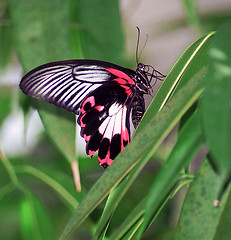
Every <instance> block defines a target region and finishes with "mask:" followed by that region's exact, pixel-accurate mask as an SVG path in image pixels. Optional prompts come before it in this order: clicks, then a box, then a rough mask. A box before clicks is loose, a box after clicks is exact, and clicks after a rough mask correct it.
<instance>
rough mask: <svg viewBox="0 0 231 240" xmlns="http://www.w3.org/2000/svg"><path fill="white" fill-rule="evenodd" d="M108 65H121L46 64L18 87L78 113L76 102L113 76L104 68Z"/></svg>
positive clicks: (24, 79)
mask: <svg viewBox="0 0 231 240" xmlns="http://www.w3.org/2000/svg"><path fill="white" fill-rule="evenodd" d="M111 68H112V69H115V68H121V67H119V66H117V65H114V64H110V63H107V62H103V61H94V60H68V61H60V62H53V63H48V64H44V65H41V66H39V67H37V68H35V69H33V70H32V71H30V72H29V73H27V74H26V75H25V76H24V77H23V78H22V80H21V82H20V88H21V90H22V91H23V92H24V93H25V94H27V95H29V96H31V97H34V98H37V99H40V100H44V101H46V102H49V103H53V104H55V105H56V106H58V107H63V108H65V109H66V110H68V111H71V112H74V113H75V114H78V109H79V106H80V103H81V102H82V101H83V99H84V98H85V97H86V96H87V95H88V93H89V92H92V91H94V90H95V89H97V88H98V87H100V86H101V85H102V84H104V83H106V82H108V81H112V80H113V78H114V76H113V75H112V74H111V73H110V72H109V71H107V70H106V69H111ZM122 69H123V68H121V70H122ZM124 70H125V69H124Z"/></svg>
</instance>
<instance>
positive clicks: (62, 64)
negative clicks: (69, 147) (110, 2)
mask: <svg viewBox="0 0 231 240" xmlns="http://www.w3.org/2000/svg"><path fill="white" fill-rule="evenodd" d="M163 77H164V75H162V74H161V73H160V72H158V71H156V70H155V69H154V68H153V67H152V66H150V65H144V64H142V63H137V68H136V70H135V71H134V70H131V69H128V68H124V67H121V66H118V65H115V64H112V63H109V62H104V61H99V60H66V61H58V62H51V63H47V64H44V65H41V66H39V67H37V68H35V69H33V70H31V71H30V72H28V73H27V74H26V75H25V76H24V77H23V78H22V80H21V82H20V85H19V86H20V88H21V90H22V91H23V93H25V94H26V95H28V96H31V97H33V98H36V99H39V100H44V101H46V102H49V103H52V104H55V105H56V106H58V107H61V108H64V109H66V110H68V111H70V112H73V113H74V114H76V115H77V116H78V118H77V123H78V124H79V125H80V127H81V132H80V135H81V137H83V138H84V139H85V142H86V154H87V155H89V156H90V157H92V156H93V155H94V154H95V153H96V152H98V161H99V163H100V165H101V166H102V167H104V168H106V167H107V166H109V165H110V164H111V163H112V162H113V160H114V159H115V157H116V156H117V155H118V154H119V153H120V152H121V151H122V150H123V149H124V148H125V146H126V145H127V144H128V143H129V141H130V139H131V126H130V121H131V122H132V124H133V125H134V127H135V128H136V127H137V125H138V124H139V122H140V120H141V118H142V116H143V114H144V112H145V101H144V95H145V94H151V91H152V86H151V81H152V79H153V78H154V79H156V80H157V79H162V78H163Z"/></svg>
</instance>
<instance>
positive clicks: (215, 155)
mask: <svg viewBox="0 0 231 240" xmlns="http://www.w3.org/2000/svg"><path fill="white" fill-rule="evenodd" d="M213 40H214V41H213V46H212V48H211V50H210V57H211V64H210V65H209V67H208V75H207V77H206V91H205V94H204V96H203V98H202V101H201V103H202V108H201V111H202V112H201V113H202V121H203V128H204V134H205V138H206V142H207V144H208V147H209V150H210V151H211V158H210V159H211V161H212V163H213V164H214V166H215V167H216V169H217V171H218V172H219V174H220V175H221V176H222V178H223V183H222V186H221V190H220V191H221V192H220V193H222V191H223V190H224V189H223V188H224V187H225V185H226V184H227V181H229V180H230V178H231V162H230V155H231V149H230V142H231V127H230V119H231V105H230V102H231V81H230V79H231V68H230V66H231V60H230V59H231V48H230V44H229V43H230V41H231V22H228V23H226V24H225V25H223V26H222V27H221V28H220V29H219V30H218V31H217V34H216V36H215V37H214V39H213ZM220 193H219V196H218V197H220Z"/></svg>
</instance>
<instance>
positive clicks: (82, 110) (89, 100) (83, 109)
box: [80, 96, 95, 113]
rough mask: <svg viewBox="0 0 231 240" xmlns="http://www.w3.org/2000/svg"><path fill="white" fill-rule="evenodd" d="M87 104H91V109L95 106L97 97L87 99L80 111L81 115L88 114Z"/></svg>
mask: <svg viewBox="0 0 231 240" xmlns="http://www.w3.org/2000/svg"><path fill="white" fill-rule="evenodd" d="M87 103H90V107H89V108H91V107H93V106H95V97H94V96H90V97H88V98H86V99H85V100H84V101H83V103H82V106H81V109H80V111H81V113H85V112H86V109H85V106H86V104H87Z"/></svg>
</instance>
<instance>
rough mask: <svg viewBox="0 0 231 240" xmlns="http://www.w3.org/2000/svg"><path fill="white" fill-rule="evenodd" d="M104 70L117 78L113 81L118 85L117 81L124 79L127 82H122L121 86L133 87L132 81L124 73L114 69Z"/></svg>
mask: <svg viewBox="0 0 231 240" xmlns="http://www.w3.org/2000/svg"><path fill="white" fill-rule="evenodd" d="M106 70H107V71H108V72H110V73H112V74H113V75H115V76H117V77H118V79H115V81H117V82H118V83H119V81H124V79H125V80H127V81H126V82H123V83H121V84H126V83H128V84H131V85H135V83H134V81H133V80H132V79H131V78H130V77H129V76H128V75H127V74H126V73H124V72H122V71H120V70H118V69H114V68H107V69H106Z"/></svg>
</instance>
